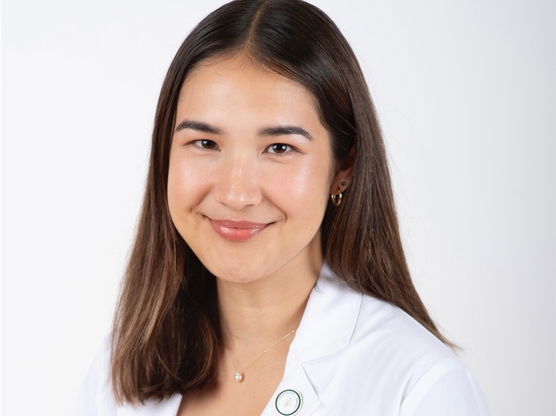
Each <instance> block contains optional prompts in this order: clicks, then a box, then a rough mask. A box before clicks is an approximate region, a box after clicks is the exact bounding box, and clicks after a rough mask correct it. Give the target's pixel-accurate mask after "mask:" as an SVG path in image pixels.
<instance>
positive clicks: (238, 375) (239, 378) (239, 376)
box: [234, 371, 243, 383]
mask: <svg viewBox="0 0 556 416" xmlns="http://www.w3.org/2000/svg"><path fill="white" fill-rule="evenodd" d="M234 380H235V381H237V382H238V383H241V382H242V381H243V374H241V373H240V372H239V371H236V373H235V374H234Z"/></svg>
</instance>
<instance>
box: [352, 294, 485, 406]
mask: <svg viewBox="0 0 556 416" xmlns="http://www.w3.org/2000/svg"><path fill="white" fill-rule="evenodd" d="M348 349H349V350H352V351H355V354H357V355H359V358H360V359H357V360H353V361H354V362H357V367H358V369H357V370H355V371H360V372H361V371H363V372H367V374H369V375H370V376H371V377H370V378H372V379H373V383H379V384H381V385H382V386H383V388H385V389H387V390H389V391H390V392H395V394H397V396H398V397H397V398H396V401H398V402H399V403H401V407H400V409H401V413H400V414H401V415H421V414H423V415H425V414H428V415H436V414H442V409H444V410H445V411H446V414H452V413H450V412H451V411H453V409H455V408H458V407H459V408H460V410H458V412H461V413H454V414H458V415H459V414H461V415H464V414H465V415H467V414H473V415H488V414H489V411H488V407H487V405H486V400H485V397H484V395H483V393H482V390H481V388H480V386H479V384H478V382H477V380H476V379H475V378H474V377H473V376H472V374H471V372H470V370H469V368H468V366H467V365H466V363H465V362H464V361H462V359H460V358H459V357H458V356H457V355H456V354H455V353H454V352H453V351H452V350H451V349H450V348H449V347H447V346H446V345H445V344H444V343H443V342H442V341H440V340H439V339H438V338H437V337H436V336H435V335H433V334H432V333H431V332H430V331H429V330H428V329H427V328H425V327H424V326H423V325H421V324H420V323H419V322H418V321H417V320H416V319H415V318H413V317H412V316H411V315H409V314H408V313H406V312H405V311H404V310H403V309H401V308H400V307H398V306H396V305H394V304H392V303H390V302H387V301H385V300H382V299H378V298H375V297H373V296H369V295H366V294H364V295H362V302H361V308H360V311H359V315H358V319H357V323H356V327H355V330H354V332H353V335H352V339H351V342H350V346H349V348H348ZM443 406H444V407H443ZM433 409H434V412H433ZM439 412H440V413H439ZM466 412H467V413H466Z"/></svg>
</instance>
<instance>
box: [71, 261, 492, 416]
mask: <svg viewBox="0 0 556 416" xmlns="http://www.w3.org/2000/svg"><path fill="white" fill-rule="evenodd" d="M108 361H109V343H108V336H106V337H105V340H104V343H103V347H102V348H101V350H100V351H99V353H98V354H97V356H96V358H95V360H94V361H93V364H92V366H91V368H90V370H89V372H88V374H87V375H86V377H85V378H84V380H83V381H82V383H81V387H80V390H79V396H78V399H77V408H78V411H77V414H78V416H92V415H95V416H97V415H102V416H139V415H141V416H176V414H177V411H178V408H179V405H180V401H181V394H179V393H176V394H174V395H173V396H171V397H170V398H168V399H166V400H164V401H162V402H157V401H156V400H149V401H148V402H147V403H146V404H145V405H143V406H141V407H132V406H131V405H126V406H116V405H115V403H114V401H113V398H112V394H111V390H110V384H109V381H108ZM284 392H285V393H284ZM277 399H278V400H277ZM238 400H246V399H243V398H238ZM296 409H297V410H296ZM280 412H281V413H280ZM230 414H231V413H230ZM281 414H285V415H295V416H308V415H311V416H339V415H350V416H359V415H361V416H363V415H369V416H371V415H374V416H487V415H489V414H490V413H489V410H488V407H487V404H486V401H485V398H484V396H483V393H482V391H481V388H480V387H479V385H478V383H477V382H476V380H475V379H474V378H473V376H472V375H471V374H470V372H469V369H468V368H467V367H466V365H465V364H464V363H463V362H462V361H461V360H460V359H459V358H458V357H457V356H456V355H455V354H454V353H453V352H452V351H451V350H450V349H449V348H447V347H446V346H445V345H444V344H442V343H441V342H440V341H439V340H438V339H437V338H436V337H435V336H433V335H432V334H431V333H430V332H429V331H428V330H426V329H425V328H424V327H423V326H421V325H420V324H419V323H418V322H417V321H416V320H414V319H413V318H412V317H411V316H410V315H408V314H407V313H405V312H404V311H403V310H401V309H400V308H398V307H396V306H394V305H392V304H390V303H388V302H384V301H382V300H379V299H376V298H374V297H371V296H367V295H363V294H361V293H358V292H356V291H354V290H352V289H351V288H349V287H348V286H347V285H346V284H344V283H343V282H342V281H340V280H339V279H338V277H336V276H335V275H334V273H333V272H332V271H331V269H330V268H329V267H328V265H327V263H326V262H325V263H324V264H323V267H322V269H321V272H320V275H319V278H318V281H317V284H316V285H315V288H314V289H313V291H312V292H311V294H310V297H309V300H308V302H307V306H306V309H305V312H304V314H303V317H302V319H301V322H300V325H299V327H298V329H297V332H296V334H295V338H294V339H293V340H292V343H291V345H290V347H289V351H288V355H287V359H286V365H285V369H284V375H283V377H282V380H281V381H280V383H279V385H278V387H277V388H276V390H275V392H274V394H273V395H272V397H271V399H270V400H269V401H268V403H267V405H266V407H265V408H264V410H263V412H262V414H261V415H262V416H279V415H281Z"/></svg>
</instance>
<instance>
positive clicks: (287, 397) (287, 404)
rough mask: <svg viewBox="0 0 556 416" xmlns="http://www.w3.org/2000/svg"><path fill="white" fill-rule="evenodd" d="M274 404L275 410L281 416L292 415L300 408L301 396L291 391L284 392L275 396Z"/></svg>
mask: <svg viewBox="0 0 556 416" xmlns="http://www.w3.org/2000/svg"><path fill="white" fill-rule="evenodd" d="M274 404H275V406H276V410H277V411H278V413H280V414H281V415H286V416H290V415H293V414H294V413H295V412H297V411H298V410H299V409H300V408H301V404H302V399H301V394H300V393H298V392H297V391H295V390H291V389H288V390H284V391H282V392H280V394H278V396H276V401H275V402H274Z"/></svg>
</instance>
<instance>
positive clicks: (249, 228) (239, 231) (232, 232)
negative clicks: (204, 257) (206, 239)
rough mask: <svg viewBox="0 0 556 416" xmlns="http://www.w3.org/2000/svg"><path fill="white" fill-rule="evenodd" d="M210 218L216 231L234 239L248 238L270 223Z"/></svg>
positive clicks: (229, 238) (242, 239)
mask: <svg viewBox="0 0 556 416" xmlns="http://www.w3.org/2000/svg"><path fill="white" fill-rule="evenodd" d="M209 220H210V223H211V225H212V228H213V229H214V231H216V232H217V233H218V234H220V235H221V236H222V237H224V238H226V239H228V240H232V241H245V240H248V239H250V238H251V237H253V236H254V235H255V234H258V233H259V232H261V231H262V230H263V229H265V228H266V226H267V225H269V224H264V223H256V222H249V221H231V220H213V219H209Z"/></svg>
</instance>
